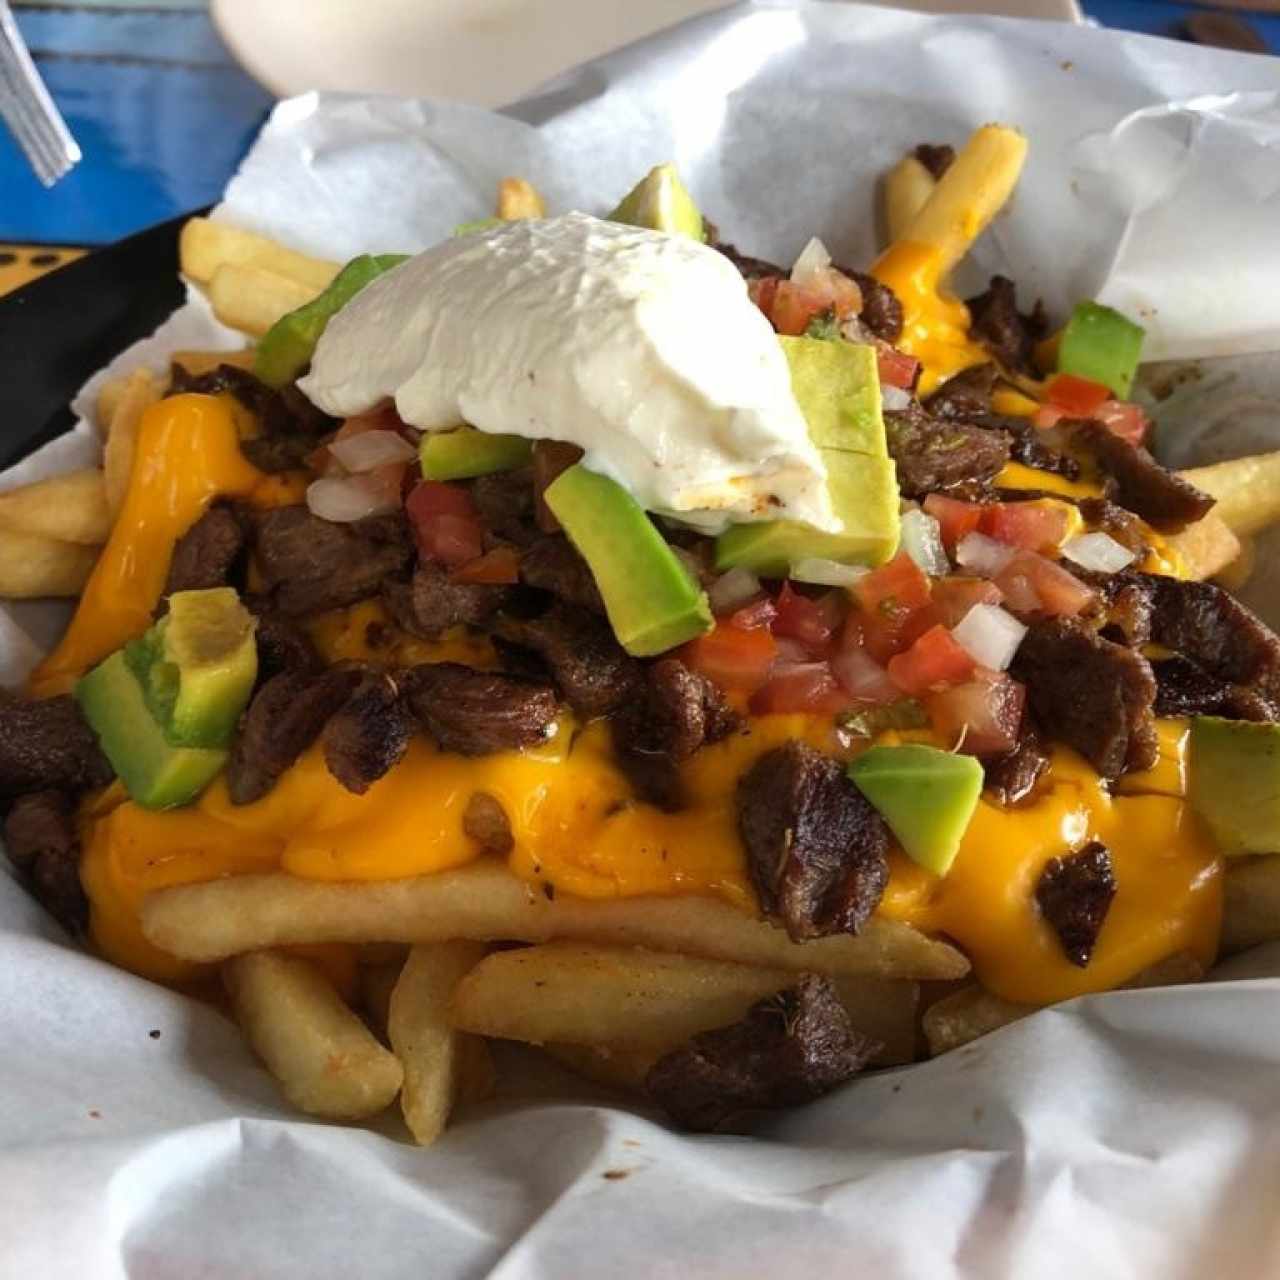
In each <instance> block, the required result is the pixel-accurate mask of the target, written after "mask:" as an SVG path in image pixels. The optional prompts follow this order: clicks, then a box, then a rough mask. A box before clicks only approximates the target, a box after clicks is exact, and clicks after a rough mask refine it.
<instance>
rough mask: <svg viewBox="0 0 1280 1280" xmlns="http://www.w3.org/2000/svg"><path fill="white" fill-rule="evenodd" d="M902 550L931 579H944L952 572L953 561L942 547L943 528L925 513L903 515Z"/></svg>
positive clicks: (909, 512)
mask: <svg viewBox="0 0 1280 1280" xmlns="http://www.w3.org/2000/svg"><path fill="white" fill-rule="evenodd" d="M902 549H903V551H905V552H906V553H907V555H909V556H910V557H911V558H912V559H913V560H914V561H915V562H916V564H918V565H919V566H920V568H921V569H923V570H924V571H925V573H927V574H929V576H930V577H933V578H942V577H945V576H946V575H947V574H948V573H950V572H951V561H950V560H948V559H947V549H946V548H945V547H944V546H943V545H942V526H941V525H940V524H939V523H938V522H937V521H936V520H935V519H934V518H933V517H932V516H931V515H928V514H926V513H925V512H923V511H920V510H912V511H907V512H905V513H904V514H903V517H902Z"/></svg>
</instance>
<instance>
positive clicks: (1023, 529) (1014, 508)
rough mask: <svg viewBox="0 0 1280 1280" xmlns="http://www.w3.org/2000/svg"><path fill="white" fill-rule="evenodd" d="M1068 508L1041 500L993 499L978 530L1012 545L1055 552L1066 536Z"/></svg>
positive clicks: (1031, 549) (983, 514) (983, 515)
mask: <svg viewBox="0 0 1280 1280" xmlns="http://www.w3.org/2000/svg"><path fill="white" fill-rule="evenodd" d="M1068 518H1069V517H1068V515H1067V510H1066V508H1065V507H1062V506H1059V505H1057V504H1050V503H1043V504H1041V503H1039V502H993V503H992V504H991V505H990V506H989V507H987V509H986V510H985V511H983V513H982V519H981V520H980V521H979V524H978V529H979V532H981V533H985V534H986V535H987V537H988V538H994V539H995V540H996V541H997V542H1003V543H1005V544H1006V545H1007V546H1010V547H1024V548H1025V549H1026V550H1028V551H1053V550H1056V549H1057V547H1058V545H1059V544H1060V543H1061V542H1062V540H1063V538H1065V537H1066V536H1067V521H1068Z"/></svg>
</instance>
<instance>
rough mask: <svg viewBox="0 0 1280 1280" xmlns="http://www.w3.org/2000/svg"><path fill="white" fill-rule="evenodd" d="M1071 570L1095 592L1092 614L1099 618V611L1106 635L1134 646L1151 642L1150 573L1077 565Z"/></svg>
mask: <svg viewBox="0 0 1280 1280" xmlns="http://www.w3.org/2000/svg"><path fill="white" fill-rule="evenodd" d="M1071 572H1072V574H1073V575H1074V576H1075V577H1077V578H1079V579H1080V581H1081V582H1083V583H1084V584H1085V585H1086V586H1088V587H1091V588H1092V589H1093V591H1094V592H1095V593H1096V595H1097V597H1098V604H1097V606H1096V607H1093V609H1092V612H1091V614H1090V616H1092V617H1095V618H1096V617H1097V616H1098V614H1099V613H1100V615H1101V622H1100V624H1099V626H1098V630H1099V631H1100V632H1101V633H1102V635H1103V636H1105V637H1106V638H1107V639H1108V640H1114V641H1116V643H1117V644H1126V645H1128V646H1129V648H1131V649H1140V648H1142V646H1143V645H1144V644H1149V643H1150V642H1151V612H1152V607H1153V606H1152V600H1153V591H1152V588H1151V586H1150V585H1149V583H1148V582H1147V580H1146V578H1147V575H1145V574H1138V573H1130V572H1127V571H1122V572H1120V573H1099V572H1096V571H1094V570H1092V569H1083V568H1081V567H1080V566H1079V565H1074V564H1073V565H1072V566H1071Z"/></svg>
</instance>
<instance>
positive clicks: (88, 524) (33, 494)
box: [0, 468, 111, 547]
mask: <svg viewBox="0 0 1280 1280" xmlns="http://www.w3.org/2000/svg"><path fill="white" fill-rule="evenodd" d="M0 529H7V530H10V531H11V532H13V533H30V534H36V535H37V536H39V537H41V538H52V539H54V540H55V541H58V542H76V543H79V544H81V545H82V546H87V547H93V546H101V545H102V543H104V542H106V540H107V535H108V534H109V533H110V532H111V511H110V508H109V507H108V506H107V489H106V483H105V481H104V480H103V475H102V472H101V471H98V470H97V469H96V468H88V469H85V470H83V471H67V472H64V473H63V474H62V475H59V476H50V477H49V479H47V480H37V481H36V482H35V484H24V485H22V486H20V487H19V488H17V489H8V490H6V491H5V492H4V493H0Z"/></svg>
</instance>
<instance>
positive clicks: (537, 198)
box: [497, 178, 547, 222]
mask: <svg viewBox="0 0 1280 1280" xmlns="http://www.w3.org/2000/svg"><path fill="white" fill-rule="evenodd" d="M497 214H498V217H499V218H501V219H502V220H503V221H504V222H516V221H518V220H519V219H520V218H545V217H546V216H547V205H546V202H545V201H544V200H543V198H542V195H541V193H540V192H539V191H538V188H537V187H535V186H534V185H533V183H532V182H526V181H525V180H524V179H523V178H503V179H502V181H501V182H499V183H498V205H497Z"/></svg>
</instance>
